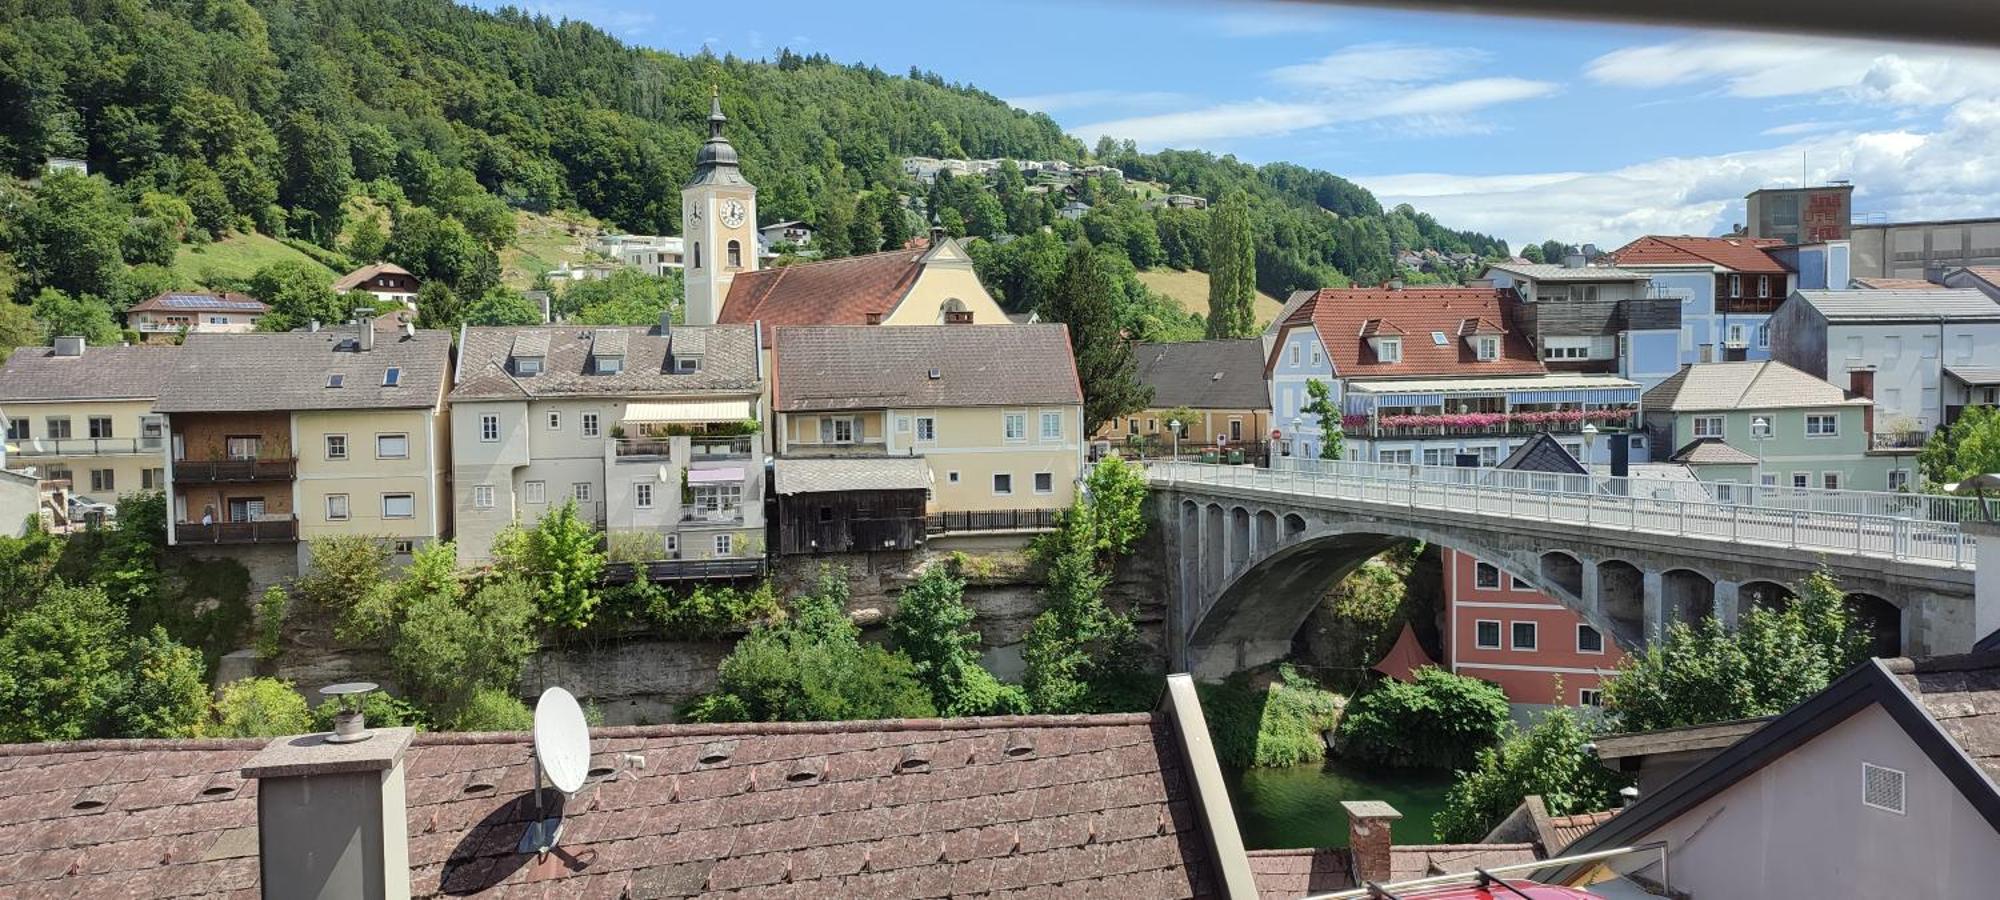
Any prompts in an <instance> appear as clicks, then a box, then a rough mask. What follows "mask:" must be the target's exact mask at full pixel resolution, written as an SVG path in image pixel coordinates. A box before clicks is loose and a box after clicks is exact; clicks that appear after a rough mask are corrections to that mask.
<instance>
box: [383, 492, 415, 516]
mask: <svg viewBox="0 0 2000 900" xmlns="http://www.w3.org/2000/svg"><path fill="white" fill-rule="evenodd" d="M396 499H402V500H407V501H409V503H410V511H409V512H407V513H404V514H401V515H398V514H396V513H392V512H390V511H389V501H391V500H396ZM416 517H417V495H415V494H411V493H407V492H401V491H399V492H396V493H393V494H383V495H382V518H384V519H414V518H416Z"/></svg>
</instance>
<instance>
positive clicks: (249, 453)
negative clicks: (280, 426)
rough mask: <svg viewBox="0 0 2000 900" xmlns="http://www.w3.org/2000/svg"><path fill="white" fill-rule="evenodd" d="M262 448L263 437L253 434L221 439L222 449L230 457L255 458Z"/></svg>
mask: <svg viewBox="0 0 2000 900" xmlns="http://www.w3.org/2000/svg"><path fill="white" fill-rule="evenodd" d="M263 449H264V439H263V438H260V437H257V436H255V435H250V436H237V437H229V438H224V439H223V451H224V452H225V453H227V454H228V455H229V458H230V459H256V458H257V457H258V456H259V455H260V454H261V453H262V452H263Z"/></svg>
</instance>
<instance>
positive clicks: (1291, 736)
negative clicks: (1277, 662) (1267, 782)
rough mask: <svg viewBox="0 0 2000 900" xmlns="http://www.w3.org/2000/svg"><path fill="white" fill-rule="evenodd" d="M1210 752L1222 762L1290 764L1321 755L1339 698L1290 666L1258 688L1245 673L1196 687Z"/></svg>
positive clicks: (1316, 759) (1335, 719) (1237, 765)
mask: <svg viewBox="0 0 2000 900" xmlns="http://www.w3.org/2000/svg"><path fill="white" fill-rule="evenodd" d="M1198 688H1199V690H1200V692H1201V707H1202V711H1203V713H1204V714H1205V715H1206V717H1207V719H1208V731H1209V734H1210V735H1211V736H1212V737H1213V738H1214V739H1215V752H1216V756H1218V757H1219V758H1220V759H1221V760H1222V763H1223V764H1224V765H1227V766H1232V767H1235V768H1239V769H1247V768H1250V767H1252V766H1295V765H1299V764H1300V763H1311V762H1319V761H1321V760H1324V759H1326V738H1325V737H1324V734H1325V733H1326V732H1328V731H1331V730H1333V728H1334V726H1335V725H1336V724H1337V723H1339V721H1340V707H1341V704H1342V702H1343V701H1342V699H1341V697H1340V695H1339V694H1335V693H1333V692H1332V691H1329V690H1326V689H1325V688H1322V687H1320V686H1319V685H1318V684H1316V683H1314V682H1313V681H1312V679H1310V678H1306V677H1305V676H1303V675H1300V674H1299V673H1298V672H1297V671H1296V670H1294V669H1293V668H1292V667H1291V666H1289V665H1287V666H1282V667H1280V668H1279V679H1278V681H1276V682H1275V683H1273V684H1271V685H1270V686H1269V687H1266V688H1265V689H1263V690H1261V691H1259V690H1253V689H1251V687H1250V679H1249V676H1247V675H1244V674H1241V673H1239V674H1237V675H1234V676H1231V677H1230V678H1229V679H1228V680H1226V681H1223V682H1220V683H1207V684H1202V685H1199V686H1198Z"/></svg>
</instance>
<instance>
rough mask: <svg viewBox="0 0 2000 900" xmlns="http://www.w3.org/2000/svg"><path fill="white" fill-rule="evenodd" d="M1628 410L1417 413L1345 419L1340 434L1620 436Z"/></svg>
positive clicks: (1628, 421) (1628, 418) (1627, 424)
mask: <svg viewBox="0 0 2000 900" xmlns="http://www.w3.org/2000/svg"><path fill="white" fill-rule="evenodd" d="M1631 421H1632V411H1631V410H1608V409H1594V410H1588V411H1584V410H1550V411H1537V412H1488V413H1419V414H1394V415H1384V416H1379V417H1377V418H1375V419H1373V420H1371V419H1370V418H1369V417H1368V416H1365V415H1352V414H1350V415H1345V416H1342V417H1341V419H1340V427H1341V431H1342V432H1343V433H1344V434H1346V435H1347V436H1348V437H1355V438H1427V437H1529V436H1531V435H1535V434H1540V433H1542V432H1545V431H1546V432H1549V433H1550V434H1582V433H1583V426H1585V425H1590V426H1593V427H1595V428H1597V429H1598V430H1599V431H1603V432H1607V433H1614V432H1622V431H1624V430H1625V429H1626V428H1628V427H1630V425H1631Z"/></svg>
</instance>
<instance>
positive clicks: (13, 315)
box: [0, 293, 47, 355]
mask: <svg viewBox="0 0 2000 900" xmlns="http://www.w3.org/2000/svg"><path fill="white" fill-rule="evenodd" d="M46 339H47V337H46V335H45V334H44V332H43V331H42V323H40V322H38V321H35V314H34V312H33V310H32V309H31V308H29V307H28V306H25V305H23V304H20V303H15V302H13V301H11V300H7V299H5V294H4V293H0V355H4V354H8V353H12V352H13V351H14V348H15V347H32V346H37V345H40V344H42V343H43V342H44V341H45V340H46Z"/></svg>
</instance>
